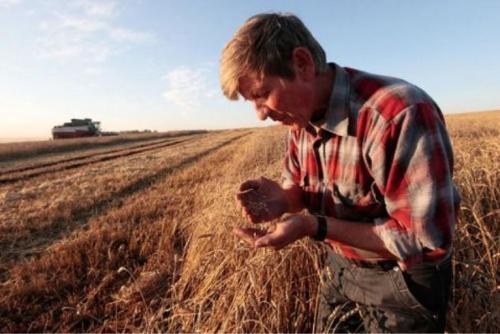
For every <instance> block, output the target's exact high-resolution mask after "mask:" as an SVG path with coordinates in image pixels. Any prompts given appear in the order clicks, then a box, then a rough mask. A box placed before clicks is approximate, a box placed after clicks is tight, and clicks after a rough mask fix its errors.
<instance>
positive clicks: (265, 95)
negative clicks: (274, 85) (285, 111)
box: [253, 91, 269, 99]
mask: <svg viewBox="0 0 500 334" xmlns="http://www.w3.org/2000/svg"><path fill="white" fill-rule="evenodd" d="M268 95H269V92H267V91H266V92H259V93H256V94H255V95H254V96H253V97H254V99H262V98H266V97H267V96H268Z"/></svg>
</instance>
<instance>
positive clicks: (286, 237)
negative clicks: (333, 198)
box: [233, 215, 317, 250]
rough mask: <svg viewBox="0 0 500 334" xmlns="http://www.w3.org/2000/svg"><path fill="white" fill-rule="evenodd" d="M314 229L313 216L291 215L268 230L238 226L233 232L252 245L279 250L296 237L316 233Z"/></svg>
mask: <svg viewBox="0 0 500 334" xmlns="http://www.w3.org/2000/svg"><path fill="white" fill-rule="evenodd" d="M316 229H317V222H316V218H314V217H313V216H306V215H291V216H289V217H287V219H286V220H284V221H282V222H279V223H277V224H276V227H275V228H274V229H270V230H268V231H263V230H261V229H256V228H240V227H238V228H235V229H234V230H233V233H234V234H236V235H237V236H238V237H240V238H241V239H243V240H244V241H246V242H247V243H249V244H250V245H251V246H253V247H256V248H260V247H270V248H273V249H275V250H279V249H281V248H283V247H285V246H287V245H288V244H291V243H292V242H294V241H296V240H298V239H301V238H303V237H305V236H311V235H314V234H316Z"/></svg>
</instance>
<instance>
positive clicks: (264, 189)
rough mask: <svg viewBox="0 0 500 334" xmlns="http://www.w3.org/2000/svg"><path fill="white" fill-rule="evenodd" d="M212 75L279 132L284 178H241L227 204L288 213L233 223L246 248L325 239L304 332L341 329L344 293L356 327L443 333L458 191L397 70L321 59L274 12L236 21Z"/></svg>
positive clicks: (446, 150) (428, 109)
mask: <svg viewBox="0 0 500 334" xmlns="http://www.w3.org/2000/svg"><path fill="white" fill-rule="evenodd" d="M221 85H222V89H223V92H224V94H225V95H226V96H227V97H228V98H229V99H233V100H235V99H237V98H238V96H239V95H241V96H242V97H243V98H244V99H245V100H248V101H250V102H252V103H253V104H254V106H255V110H256V113H257V117H258V118H259V119H261V120H265V119H266V118H268V117H269V118H271V119H272V120H274V121H277V122H280V123H281V124H283V125H286V126H288V127H289V128H290V132H289V138H288V151H287V155H286V158H285V166H284V172H283V183H282V184H281V185H280V184H278V183H277V182H275V181H272V180H270V179H267V178H265V177H261V178H260V179H257V180H249V181H247V182H244V183H243V184H242V185H241V187H240V192H239V193H238V194H237V201H238V203H239V204H240V205H241V208H242V211H243V213H244V214H245V215H246V216H247V217H248V218H249V219H250V220H251V221H252V222H253V223H260V222H266V221H271V220H274V219H278V218H280V217H281V216H282V215H283V214H284V213H291V215H289V216H286V218H284V219H283V220H282V221H280V222H279V223H277V224H276V228H275V229H274V230H273V231H268V232H263V231H261V230H260V229H253V228H237V229H235V231H234V232H235V233H236V234H237V235H238V236H239V237H241V238H243V239H244V240H246V241H247V242H249V243H250V244H252V245H253V246H255V247H271V248H274V249H280V248H282V247H284V246H286V245H288V244H290V243H292V242H294V241H296V240H298V239H300V238H302V237H305V236H310V237H312V238H314V239H316V240H319V241H323V240H324V241H325V242H326V244H327V245H328V246H329V247H328V259H327V261H326V267H325V271H324V273H323V277H322V281H321V283H322V291H321V295H320V302H319V304H320V307H319V311H318V314H317V315H316V318H317V320H318V321H317V327H316V328H315V329H316V330H317V331H332V330H351V329H345V328H339V327H338V326H339V324H336V323H335V319H336V317H334V316H332V314H333V313H332V312H333V310H334V309H335V308H338V307H340V305H345V304H349V303H356V304H357V305H358V307H359V310H360V312H361V315H362V318H363V324H364V330H365V331H373V332H380V331H383V332H386V331H389V332H413V331H416V332H435V331H444V326H445V316H446V310H447V301H448V295H449V289H450V282H451V267H450V254H451V250H452V249H451V243H452V236H453V231H454V225H455V220H456V212H457V210H458V204H459V196H458V193H457V191H456V190H455V186H454V184H453V181H452V168H453V166H452V165H453V157H452V149H451V144H450V140H449V138H448V134H447V131H446V128H445V125H444V119H443V116H442V114H441V111H440V110H439V108H438V107H437V105H436V104H435V103H434V102H433V100H432V99H431V98H430V97H429V96H428V95H427V94H426V93H425V92H423V91H422V90H421V89H419V88H417V87H415V86H413V85H411V84H409V83H407V82H405V81H403V80H400V79H396V78H390V77H384V76H378V75H373V74H369V73H366V72H362V71H359V70H355V69H352V68H343V67H340V66H338V65H336V64H333V63H327V62H326V56H325V52H324V51H323V49H322V47H321V46H320V45H319V43H318V42H317V41H316V40H315V39H314V37H313V36H312V35H311V33H310V32H309V31H308V29H307V28H306V27H305V26H304V24H303V23H302V22H301V21H300V20H299V19H298V18H297V17H296V16H294V15H282V14H260V15H256V16H254V17H251V18H250V19H249V20H247V21H246V22H245V24H244V25H243V26H241V27H240V29H239V30H238V31H237V32H236V34H235V35H234V36H233V38H232V39H231V40H230V41H229V42H228V44H227V45H226V47H225V48H224V50H223V53H222V58H221ZM303 209H307V212H306V213H305V212H304V211H303ZM336 326H337V327H336Z"/></svg>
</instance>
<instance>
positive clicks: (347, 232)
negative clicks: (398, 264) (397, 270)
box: [306, 215, 396, 260]
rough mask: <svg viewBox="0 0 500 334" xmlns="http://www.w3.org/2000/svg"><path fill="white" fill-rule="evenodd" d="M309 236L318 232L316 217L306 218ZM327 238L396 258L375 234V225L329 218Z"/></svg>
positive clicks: (385, 256) (327, 220)
mask: <svg viewBox="0 0 500 334" xmlns="http://www.w3.org/2000/svg"><path fill="white" fill-rule="evenodd" d="M306 217H307V219H306V224H307V225H308V226H307V227H306V228H307V230H308V232H307V234H308V235H311V236H314V235H315V234H316V233H317V230H318V222H317V219H316V218H315V217H314V216H309V215H308V216H306ZM326 222H327V234H326V238H327V239H330V240H334V241H339V242H341V243H343V244H346V245H349V246H353V247H356V248H360V249H365V250H368V251H372V252H375V253H377V254H380V256H382V257H384V258H392V259H395V260H396V257H395V256H394V255H393V254H392V253H390V252H389V251H388V250H387V248H386V247H385V244H384V242H383V241H382V239H380V237H379V236H378V235H377V234H376V233H375V229H374V227H375V225H374V224H370V223H365V222H354V221H347V220H342V219H337V218H332V217H327V219H326Z"/></svg>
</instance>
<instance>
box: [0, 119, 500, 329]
mask: <svg viewBox="0 0 500 334" xmlns="http://www.w3.org/2000/svg"><path fill="white" fill-rule="evenodd" d="M447 124H448V127H449V129H450V133H451V135H452V140H453V143H454V150H455V160H456V161H455V180H456V182H457V184H458V186H459V189H460V191H461V195H462V198H463V199H462V205H461V216H460V222H459V224H458V226H457V237H456V240H455V258H454V262H453V265H454V273H455V280H454V284H453V299H452V301H451V310H450V313H449V321H448V331H449V332H499V331H500V326H499V325H498V324H499V323H500V316H499V313H498V305H499V303H498V302H499V297H498V292H499V286H498V263H499V257H500V250H499V248H500V246H499V245H500V242H499V230H500V228H499V224H498V223H499V220H500V219H499V217H500V168H499V167H500V166H499V162H500V130H498V129H500V112H488V113H471V114H461V115H454V116H449V117H447ZM285 134H286V130H285V129H284V128H281V127H269V128H262V129H247V130H232V131H221V132H209V133H196V134H190V135H186V136H179V137H177V136H172V137H169V138H163V139H162V138H153V139H150V141H149V142H143V143H122V144H120V145H113V146H112V147H100V148H94V149H92V150H88V151H85V152H74V151H73V152H72V151H68V150H65V151H59V152H52V153H51V154H50V155H47V154H48V153H45V155H35V156H33V154H31V157H30V158H26V156H24V158H23V159H22V160H19V159H18V160H16V159H10V160H8V159H6V158H4V159H3V163H0V331H4V332H5V331H6V332H14V331H22V332H44V331H50V332H54V331H63V332H68V331H77V332H87V331H92V332H118V331H120V332H122V331H127V332H131V331H134V332H139V331H140V332H143V331H162V332H165V331H169V332H179V331H188V332H194V331H203V332H215V331H223V332H310V331H312V330H313V327H312V324H313V321H314V313H315V301H316V291H317V284H318V276H317V275H318V269H319V267H320V265H321V255H322V248H321V247H322V246H320V245H319V244H317V243H313V242H311V241H309V240H305V239H304V240H301V241H300V242H298V243H296V244H294V245H292V246H289V247H287V248H285V249H283V250H281V251H280V252H273V251H271V250H253V249H250V248H249V247H247V246H246V245H245V244H243V243H241V242H240V241H238V240H237V239H236V238H235V237H234V236H233V235H232V234H231V233H230V231H231V230H232V228H233V227H235V226H241V225H244V224H247V223H246V222H245V221H244V219H243V218H242V217H241V216H240V214H239V212H238V210H237V208H236V206H235V204H234V193H235V191H236V189H237V187H238V185H239V184H240V183H241V182H242V181H244V180H246V179H248V178H254V177H258V176H261V175H266V176H268V177H271V178H274V179H279V176H280V168H281V161H282V157H283V152H284V150H285ZM140 145H142V146H140ZM4 149H5V152H7V151H8V149H7V148H5V147H4ZM10 149H11V151H10V152H11V153H12V152H13V151H12V148H10ZM339 316H345V315H342V314H341V315H339Z"/></svg>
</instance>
